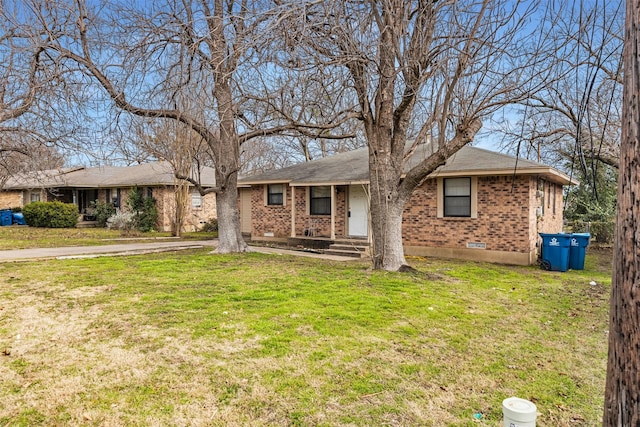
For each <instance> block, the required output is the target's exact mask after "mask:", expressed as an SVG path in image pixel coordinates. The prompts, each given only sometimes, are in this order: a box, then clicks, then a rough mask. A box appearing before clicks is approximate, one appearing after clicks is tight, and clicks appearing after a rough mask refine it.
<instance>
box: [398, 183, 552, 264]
mask: <svg viewBox="0 0 640 427" xmlns="http://www.w3.org/2000/svg"><path fill="white" fill-rule="evenodd" d="M514 180H515V181H514ZM533 182H535V180H534V179H533V178H531V177H529V176H517V177H515V178H514V177H512V176H489V177H478V178H477V189H478V191H477V207H478V209H477V211H478V215H477V218H437V181H436V180H435V179H434V180H429V181H427V182H426V183H424V184H423V185H422V186H421V187H419V188H418V189H416V190H415V191H414V194H413V196H412V198H411V200H410V201H409V203H408V204H407V207H406V209H405V212H404V223H403V230H402V231H403V239H404V244H405V245H409V246H430V247H443V248H461V249H462V248H467V243H469V242H477V243H484V244H485V245H486V250H494V251H505V252H530V251H533V250H535V241H532V240H531V233H530V227H531V218H533V221H534V224H533V226H534V229H535V218H536V217H535V214H534V215H531V212H532V211H533V212H534V213H535V207H532V206H531V203H532V202H531V199H532V198H531V194H532V193H534V195H535V189H532V183H533ZM560 200H561V199H560ZM556 202H558V196H557V195H556ZM561 204H562V203H561V202H560V206H561ZM556 212H559V213H560V216H561V208H560V210H559V211H558V210H557V211H556Z"/></svg>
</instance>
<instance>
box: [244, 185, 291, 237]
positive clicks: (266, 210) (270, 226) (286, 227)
mask: <svg viewBox="0 0 640 427" xmlns="http://www.w3.org/2000/svg"><path fill="white" fill-rule="evenodd" d="M284 187H285V188H286V192H287V194H286V195H285V203H284V205H282V206H279V205H272V206H267V205H266V201H265V186H264V185H257V186H255V187H252V188H251V236H253V237H257V238H259V237H265V234H271V233H273V237H280V238H286V237H289V236H290V235H291V188H289V187H288V186H286V185H285V186H284ZM298 191H299V190H298ZM298 191H296V193H297V192H298ZM296 196H297V194H296Z"/></svg>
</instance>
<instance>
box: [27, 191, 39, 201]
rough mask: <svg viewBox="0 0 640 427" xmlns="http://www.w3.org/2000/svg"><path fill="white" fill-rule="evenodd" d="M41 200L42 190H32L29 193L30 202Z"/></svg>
mask: <svg viewBox="0 0 640 427" xmlns="http://www.w3.org/2000/svg"><path fill="white" fill-rule="evenodd" d="M39 201H40V192H39V191H38V192H32V193H29V202H39Z"/></svg>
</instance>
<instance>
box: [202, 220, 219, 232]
mask: <svg viewBox="0 0 640 427" xmlns="http://www.w3.org/2000/svg"><path fill="white" fill-rule="evenodd" d="M200 231H205V232H212V231H218V219H217V218H211V219H210V220H209V221H207V222H205V223H204V224H202V228H200Z"/></svg>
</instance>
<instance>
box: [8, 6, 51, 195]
mask: <svg viewBox="0 0 640 427" xmlns="http://www.w3.org/2000/svg"><path fill="white" fill-rule="evenodd" d="M12 6H15V5H14V4H12V3H10V2H0V188H1V187H2V184H3V183H4V182H5V181H6V179H7V178H9V177H10V176H11V175H13V174H15V173H17V172H20V171H25V170H37V169H44V168H54V167H59V166H61V165H62V163H63V162H62V157H61V155H60V154H59V153H58V152H57V150H56V149H55V147H53V146H52V145H51V138H50V135H48V134H46V133H45V132H41V131H39V130H40V129H42V128H41V126H38V125H37V124H36V123H35V122H36V119H37V118H38V117H39V116H38V111H39V110H42V109H43V107H44V106H45V105H46V102H45V97H47V96H49V97H51V96H52V90H53V87H54V85H55V84H56V83H57V81H56V80H57V75H56V69H55V66H54V64H52V63H51V62H50V61H48V59H47V57H46V55H45V47H46V40H44V41H43V40H42V39H41V38H40V35H41V34H39V33H37V32H35V33H34V32H29V31H26V30H25V28H24V26H23V25H22V22H20V20H19V14H18V13H17V11H16V9H15V8H12Z"/></svg>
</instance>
